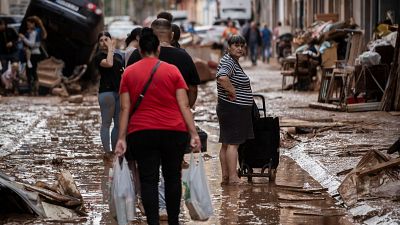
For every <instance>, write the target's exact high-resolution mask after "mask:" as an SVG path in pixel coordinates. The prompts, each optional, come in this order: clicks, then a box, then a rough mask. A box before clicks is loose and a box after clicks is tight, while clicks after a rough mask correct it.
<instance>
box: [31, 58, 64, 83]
mask: <svg viewBox="0 0 400 225" xmlns="http://www.w3.org/2000/svg"><path fill="white" fill-rule="evenodd" d="M63 68H64V62H63V61H62V60H59V59H56V58H54V57H50V58H48V59H45V60H43V61H41V62H39V63H38V66H37V70H36V73H37V77H38V84H39V86H43V87H47V88H53V87H55V86H57V85H59V84H60V83H61V79H62V70H63Z"/></svg>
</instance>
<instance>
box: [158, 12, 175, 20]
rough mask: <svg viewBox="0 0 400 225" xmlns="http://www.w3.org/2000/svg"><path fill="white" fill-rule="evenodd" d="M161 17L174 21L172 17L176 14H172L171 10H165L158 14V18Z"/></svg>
mask: <svg viewBox="0 0 400 225" xmlns="http://www.w3.org/2000/svg"><path fill="white" fill-rule="evenodd" d="M159 18H162V19H166V20H168V21H169V22H172V19H173V18H174V16H172V14H171V13H170V12H166V11H163V12H160V13H159V14H158V15H157V19H159Z"/></svg>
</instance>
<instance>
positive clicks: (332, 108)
mask: <svg viewBox="0 0 400 225" xmlns="http://www.w3.org/2000/svg"><path fill="white" fill-rule="evenodd" d="M308 106H309V107H310V108H312V109H323V110H328V111H344V110H343V109H342V107H340V106H339V105H334V104H329V103H321V102H312V103H310V104H309V105H308Z"/></svg>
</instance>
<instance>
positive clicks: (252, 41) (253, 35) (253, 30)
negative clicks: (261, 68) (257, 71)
mask: <svg viewBox="0 0 400 225" xmlns="http://www.w3.org/2000/svg"><path fill="white" fill-rule="evenodd" d="M244 38H245V39H246V42H247V45H248V46H249V47H250V58H251V62H252V63H253V66H255V65H257V58H258V48H259V47H261V44H262V39H261V33H260V30H259V29H258V26H257V23H256V22H254V21H253V22H251V25H250V29H248V31H247V32H246V34H245V36H244Z"/></svg>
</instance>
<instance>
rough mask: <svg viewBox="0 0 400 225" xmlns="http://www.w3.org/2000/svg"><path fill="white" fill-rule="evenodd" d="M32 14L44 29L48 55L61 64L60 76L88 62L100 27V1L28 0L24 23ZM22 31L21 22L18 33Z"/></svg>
mask: <svg viewBox="0 0 400 225" xmlns="http://www.w3.org/2000/svg"><path fill="white" fill-rule="evenodd" d="M33 15H36V16H38V17H40V18H41V19H42V21H43V24H44V26H45V27H46V29H47V33H48V36H47V39H46V41H45V44H46V48H47V52H48V54H49V55H50V56H54V57H56V58H58V59H62V60H63V61H64V62H65V65H66V67H65V69H64V75H66V76H68V75H70V73H71V72H72V70H73V68H74V67H75V66H76V65H82V64H89V63H90V62H91V59H92V57H93V55H94V50H95V46H96V43H97V35H98V34H99V33H100V32H101V31H102V30H103V28H104V21H103V20H104V18H103V10H102V1H101V0H31V2H30V4H29V6H28V9H27V11H26V14H25V17H24V21H25V20H26V18H27V17H29V16H33ZM25 29H26V24H25V23H22V26H21V29H20V30H21V31H24V30H25Z"/></svg>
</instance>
